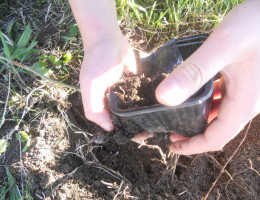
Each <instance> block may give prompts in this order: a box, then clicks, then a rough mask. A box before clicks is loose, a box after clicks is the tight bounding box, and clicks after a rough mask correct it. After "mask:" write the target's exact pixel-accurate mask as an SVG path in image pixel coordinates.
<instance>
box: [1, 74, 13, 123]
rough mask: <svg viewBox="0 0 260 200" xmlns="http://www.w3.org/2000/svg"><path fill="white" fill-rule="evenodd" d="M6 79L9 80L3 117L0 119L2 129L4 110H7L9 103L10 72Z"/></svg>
mask: <svg viewBox="0 0 260 200" xmlns="http://www.w3.org/2000/svg"><path fill="white" fill-rule="evenodd" d="M8 78H9V80H8V90H7V95H6V100H5V107H4V111H3V115H2V119H1V124H0V128H1V127H2V125H3V124H4V121H5V113H6V108H7V105H8V101H9V96H10V85H11V71H9V76H8Z"/></svg>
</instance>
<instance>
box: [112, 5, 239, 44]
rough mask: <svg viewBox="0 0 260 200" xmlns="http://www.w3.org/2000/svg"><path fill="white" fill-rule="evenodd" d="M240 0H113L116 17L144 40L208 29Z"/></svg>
mask: <svg viewBox="0 0 260 200" xmlns="http://www.w3.org/2000/svg"><path fill="white" fill-rule="evenodd" d="M241 2H243V0H222V1H221V0H219V1H216V0H214V1H212V0H179V1H173V0H160V1H152V0H135V1H134V0H116V3H117V13H118V20H119V23H120V26H121V28H122V29H123V30H124V31H125V32H129V31H131V32H132V33H133V34H134V33H136V30H139V32H141V33H142V36H143V40H144V41H145V42H146V43H149V41H151V40H152V38H153V37H155V36H156V37H159V40H160V41H163V42H165V41H167V40H169V39H170V38H173V37H177V38H178V37H182V36H187V35H194V34H198V33H205V32H211V31H212V29H213V28H214V27H215V26H216V25H217V24H218V23H219V22H220V21H221V20H222V19H223V17H224V15H225V14H226V13H227V12H229V11H230V10H231V9H232V8H234V7H235V6H237V5H238V4H239V3H241Z"/></svg>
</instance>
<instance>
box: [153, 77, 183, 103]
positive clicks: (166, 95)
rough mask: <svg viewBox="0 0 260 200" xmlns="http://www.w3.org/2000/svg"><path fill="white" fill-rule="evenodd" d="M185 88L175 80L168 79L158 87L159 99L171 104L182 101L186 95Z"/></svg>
mask: <svg viewBox="0 0 260 200" xmlns="http://www.w3.org/2000/svg"><path fill="white" fill-rule="evenodd" d="M185 92H186V91H185V89H181V88H180V87H179V85H178V83H176V82H175V81H166V82H164V83H163V85H162V86H159V87H158V91H157V95H156V97H157V100H158V101H159V102H161V103H163V104H166V105H169V106H175V105H178V104H180V103H182V101H183V100H185V99H184V96H185Z"/></svg>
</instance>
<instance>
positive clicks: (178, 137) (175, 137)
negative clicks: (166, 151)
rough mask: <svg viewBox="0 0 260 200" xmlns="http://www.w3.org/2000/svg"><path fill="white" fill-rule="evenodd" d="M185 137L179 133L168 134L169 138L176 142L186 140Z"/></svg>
mask: <svg viewBox="0 0 260 200" xmlns="http://www.w3.org/2000/svg"><path fill="white" fill-rule="evenodd" d="M186 139H188V138H187V137H184V136H182V135H180V134H177V133H171V135H170V140H171V141H172V142H177V141H180V140H186Z"/></svg>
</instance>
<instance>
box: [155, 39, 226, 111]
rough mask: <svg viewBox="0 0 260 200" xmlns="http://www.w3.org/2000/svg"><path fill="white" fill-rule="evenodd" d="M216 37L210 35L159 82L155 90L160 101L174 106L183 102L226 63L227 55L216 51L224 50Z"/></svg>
mask: <svg viewBox="0 0 260 200" xmlns="http://www.w3.org/2000/svg"><path fill="white" fill-rule="evenodd" d="M217 39H218V38H216V37H214V35H213V38H212V37H210V38H209V39H208V40H207V41H205V43H204V44H203V45H202V46H201V47H200V48H199V49H198V50H197V51H196V52H194V53H193V54H192V55H191V56H190V57H189V58H188V59H187V60H186V61H185V62H183V64H181V65H180V66H178V67H177V68H176V69H175V70H174V71H173V72H172V73H171V74H170V75H169V76H168V77H167V78H166V79H164V80H163V81H162V82H161V83H160V85H159V86H158V87H157V89H156V91H155V95H156V98H157V100H158V101H159V102H160V103H162V104H164V105H167V106H175V105H178V104H180V103H182V102H184V101H185V100H186V99H188V98H189V97H190V96H191V95H193V94H194V93H195V92H197V91H198V90H199V89H200V88H201V87H202V86H203V85H204V84H205V83H206V82H207V81H209V80H210V79H211V78H212V77H213V76H214V75H215V74H217V73H218V72H219V71H220V70H221V69H222V68H223V67H224V66H226V65H227V64H228V63H227V62H228V59H227V55H226V54H225V53H222V54H221V55H220V54H218V53H217V52H223V51H226V50H225V48H224V46H223V45H222V46H221V45H217Z"/></svg>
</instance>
